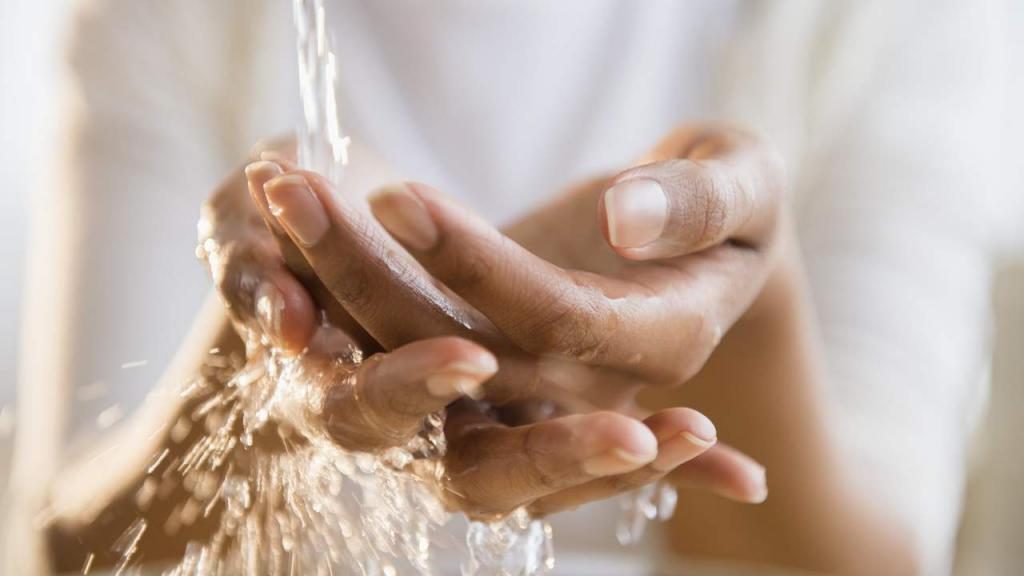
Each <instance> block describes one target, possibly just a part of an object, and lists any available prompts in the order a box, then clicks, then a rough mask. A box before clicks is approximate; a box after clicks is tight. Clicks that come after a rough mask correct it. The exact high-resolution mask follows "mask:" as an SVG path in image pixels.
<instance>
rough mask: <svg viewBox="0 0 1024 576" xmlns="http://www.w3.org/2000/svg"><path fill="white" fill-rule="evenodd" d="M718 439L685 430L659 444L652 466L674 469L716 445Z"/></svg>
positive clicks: (662, 470) (661, 469) (664, 469)
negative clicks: (706, 438)
mask: <svg viewBox="0 0 1024 576" xmlns="http://www.w3.org/2000/svg"><path fill="white" fill-rule="evenodd" d="M716 441H717V439H714V438H713V439H711V440H705V439H704V438H700V437H698V436H696V435H694V434H692V433H690V432H683V433H681V434H679V435H677V436H675V437H673V438H670V439H668V440H666V441H664V442H662V443H661V444H660V445H659V446H658V457H657V458H655V459H654V462H651V468H654V469H655V470H658V471H659V472H668V471H670V470H674V469H675V468H676V466H679V465H680V464H682V463H684V462H687V461H689V460H691V459H693V458H694V457H696V456H697V455H698V454H700V453H701V452H703V451H705V450H707V449H708V448H710V447H712V446H714V445H715V442H716Z"/></svg>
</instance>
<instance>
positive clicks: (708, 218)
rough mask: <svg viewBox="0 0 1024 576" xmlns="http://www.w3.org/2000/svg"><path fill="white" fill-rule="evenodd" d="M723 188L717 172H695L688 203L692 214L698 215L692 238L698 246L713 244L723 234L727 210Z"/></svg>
mask: <svg viewBox="0 0 1024 576" xmlns="http://www.w3.org/2000/svg"><path fill="white" fill-rule="evenodd" d="M725 188H726V186H725V185H724V184H723V183H722V179H721V176H720V174H719V173H718V172H717V171H715V170H712V169H704V170H700V171H698V172H697V174H696V177H695V179H694V183H693V192H692V195H691V199H690V201H691V203H692V210H693V212H692V213H693V214H698V215H699V216H698V221H697V222H696V227H695V230H694V236H693V241H694V242H695V243H696V244H697V245H699V246H706V245H709V244H713V243H715V242H716V241H718V240H719V239H720V238H721V237H722V234H723V233H724V232H725V227H726V223H727V220H728V209H729V207H728V201H727V200H726V197H725V194H726V190H725Z"/></svg>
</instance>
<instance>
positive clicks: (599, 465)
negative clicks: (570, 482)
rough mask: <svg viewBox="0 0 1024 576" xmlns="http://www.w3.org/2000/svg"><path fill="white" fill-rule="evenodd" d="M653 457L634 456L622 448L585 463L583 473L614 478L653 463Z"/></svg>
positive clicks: (587, 460) (644, 455) (588, 459)
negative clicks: (616, 475)
mask: <svg viewBox="0 0 1024 576" xmlns="http://www.w3.org/2000/svg"><path fill="white" fill-rule="evenodd" d="M651 460H652V455H649V454H633V453H632V452H627V451H625V450H623V449H621V448H615V449H613V450H610V451H608V452H605V453H603V454H599V455H597V456H591V457H590V458H587V459H586V460H584V461H583V471H584V472H586V473H587V474H589V475H591V476H613V475H615V474H623V473H626V472H631V471H633V470H636V469H637V468H640V467H641V466H643V465H645V464H647V463H649V462H651Z"/></svg>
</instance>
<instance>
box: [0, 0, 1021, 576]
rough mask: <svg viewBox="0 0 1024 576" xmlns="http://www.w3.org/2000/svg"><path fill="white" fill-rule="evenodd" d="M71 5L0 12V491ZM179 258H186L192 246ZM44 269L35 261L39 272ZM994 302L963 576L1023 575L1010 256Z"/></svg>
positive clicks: (160, 355) (198, 280)
mask: <svg viewBox="0 0 1024 576" xmlns="http://www.w3.org/2000/svg"><path fill="white" fill-rule="evenodd" d="M70 4H71V2H69V1H67V0H44V1H37V0H4V1H3V5H2V7H0V159H2V160H0V182H2V185H3V191H2V192H0V258H2V261H3V265H2V266H0V471H3V473H2V474H0V486H2V485H3V483H4V482H5V480H6V477H7V470H8V466H7V461H8V459H9V456H10V451H11V450H10V449H11V442H12V440H13V437H14V428H15V424H16V420H17V414H16V410H15V403H16V400H17V398H16V388H17V385H18V374H19V358H21V357H23V356H24V354H25V352H26V348H29V347H32V346H33V345H34V343H33V342H31V341H26V340H24V339H22V338H21V337H20V335H21V334H23V333H24V330H25V327H24V326H23V325H22V324H21V322H20V319H21V312H22V310H23V303H24V302H25V299H26V297H27V296H28V295H27V294H26V293H25V276H26V271H27V270H28V269H29V267H30V263H29V262H27V261H26V251H27V249H28V248H29V247H30V246H31V245H32V243H34V242H44V241H45V234H46V232H45V231H43V230H39V229H35V228H33V226H32V222H33V215H34V214H36V213H38V211H40V210H47V209H49V208H51V207H50V206H49V205H48V204H47V203H48V202H51V201H52V196H48V195H47V194H46V193H45V190H46V188H47V186H51V185H52V182H49V181H48V179H47V174H46V171H45V167H46V166H47V163H48V161H49V160H51V158H52V154H53V150H52V147H51V145H52V144H53V135H54V131H55V128H56V126H55V122H56V121H57V116H56V115H55V113H54V110H55V109H56V106H57V101H58V99H59V97H60V86H61V81H60V73H61V70H62V68H61V67H62V65H63V61H62V58H63V56H64V54H63V52H62V47H63V42H64V40H65V38H64V33H65V30H66V26H67V18H68V14H69V9H70ZM1011 13H1012V15H1013V20H1012V22H1011V26H1012V31H1013V33H1012V34H1011V38H1012V39H1013V42H1014V45H1013V48H1012V50H1011V52H1010V53H1009V54H1007V55H1006V65H1007V66H1008V67H1009V68H1010V70H1009V78H1010V79H1011V86H1010V93H1009V94H1008V95H1007V100H1008V101H1009V102H1016V103H1020V102H1024V2H1014V3H1013V4H1012V5H1011ZM1012 109H1013V110H1014V112H1015V115H1014V116H1012V117H1008V118H1006V136H1007V139H1006V146H1008V147H1009V149H1010V150H1011V154H1010V158H1011V159H1013V160H1014V161H1015V163H1016V166H1015V171H1016V174H1015V178H1014V180H1013V181H1012V182H1011V183H1010V184H1009V185H1011V186H1016V187H1019V188H1022V189H1024V159H1022V158H1024V147H1022V146H1021V144H1020V135H1021V134H1024V108H1021V107H1019V106H1017V107H1012ZM186 214H187V213H186ZM193 214H194V213H193ZM187 218H189V216H187V215H186V216H184V217H183V218H182V219H181V221H180V222H178V221H175V222H173V223H172V224H173V225H174V226H179V227H181V228H182V229H183V230H185V235H186V236H190V235H191V234H192V233H193V232H192V231H193V230H194V227H193V226H194V221H189V220H188V219H187ZM191 218H193V219H194V216H192V217H191ZM1018 219H1019V221H1020V226H1019V227H1017V231H1018V233H1020V234H1021V235H1022V236H1024V213H1022V214H1019V216H1018ZM1018 240H1019V239H1018ZM182 250H183V251H185V252H186V253H187V252H188V250H189V248H188V246H187V245H186V246H184V247H183V248H182ZM48 264H49V263H46V262H33V263H31V265H32V266H41V267H43V268H45V267H46V266H47V265H48ZM202 277H203V274H202V271H201V269H200V267H199V266H198V264H197V265H196V277H195V278H194V279H189V280H188V282H187V284H189V288H188V289H196V288H192V286H199V287H201V286H202V282H203V280H202ZM196 290H198V289H196ZM197 294H198V292H197ZM993 302H994V306H995V310H996V312H995V318H996V321H997V322H996V323H997V326H996V334H995V337H996V340H995V342H996V345H995V354H994V361H993V364H992V389H991V397H990V401H989V403H988V410H989V418H988V419H987V420H986V424H985V426H984V427H983V429H982V431H981V432H980V434H979V437H978V438H977V441H976V442H977V446H978V448H977V449H976V450H975V451H974V456H975V461H974V462H973V463H972V466H971V478H970V484H969V490H968V495H967V505H966V508H965V514H964V519H963V523H962V529H961V542H960V546H959V551H958V559H957V567H958V568H957V570H958V574H963V575H982V574H1014V573H1017V574H1019V573H1024V546H1021V542H1022V539H1024V457H1022V455H1021V451H1020V446H1024V417H1021V415H1022V414H1024V353H1022V352H1024V262H1022V261H1015V260H1013V259H1007V260H1006V261H1005V262H1003V263H1002V266H1001V269H1000V272H999V276H998V281H997V289H996V291H995V294H993ZM181 316H182V318H183V319H182V320H180V321H179V322H178V324H179V325H178V326H176V327H174V328H176V329H177V330H176V329H171V330H169V331H168V332H169V334H168V339H167V343H166V344H167V345H166V346H157V347H155V348H153V349H146V350H132V351H130V352H128V353H126V356H125V358H124V362H125V363H126V365H131V364H133V363H136V362H138V365H134V366H131V367H132V368H133V369H135V370H137V372H133V373H132V375H131V377H132V378H133V379H135V378H137V379H139V380H140V381H152V380H153V379H154V378H155V377H156V375H158V374H159V372H160V369H161V367H162V366H164V365H165V364H166V363H167V361H168V360H169V355H170V354H171V353H172V352H173V342H175V341H176V340H177V338H178V334H180V333H181V330H183V329H184V327H185V325H187V315H181ZM143 362H144V363H143ZM140 393H141V392H140ZM116 416H117V415H110V418H116Z"/></svg>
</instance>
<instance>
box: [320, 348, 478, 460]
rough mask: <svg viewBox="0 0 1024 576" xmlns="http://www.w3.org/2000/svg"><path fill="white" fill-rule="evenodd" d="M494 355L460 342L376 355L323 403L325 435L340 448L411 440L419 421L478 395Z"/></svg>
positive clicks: (382, 445) (366, 447)
mask: <svg viewBox="0 0 1024 576" xmlns="http://www.w3.org/2000/svg"><path fill="white" fill-rule="evenodd" d="M497 369H498V365H497V361H496V360H495V358H494V356H493V355H492V354H491V353H490V352H488V351H487V350H485V349H484V348H482V347H480V345H478V344H475V343H473V342H470V341H468V340H463V339H461V338H452V337H448V338H435V339H430V340H422V341H419V342H415V343H412V344H409V345H406V346H403V347H401V348H398V349H396V350H394V351H392V352H390V353H381V354H376V355H374V356H373V357H371V358H370V359H369V360H367V361H366V362H364V363H363V364H362V366H361V367H360V368H359V370H358V371H357V372H356V373H355V374H354V375H353V377H352V378H350V379H348V380H347V381H345V382H339V383H336V384H335V385H334V386H332V387H331V388H330V389H329V390H328V391H327V394H326V396H325V399H324V408H323V417H324V422H325V424H326V427H327V430H328V432H329V433H330V434H331V436H332V437H333V438H334V439H335V441H337V442H338V443H339V444H341V445H342V446H345V447H346V448H350V449H356V450H375V449H379V448H386V447H390V446H399V445H402V444H403V443H405V442H407V441H408V440H409V439H410V438H412V437H413V436H414V435H415V434H416V433H417V432H419V430H420V428H421V427H422V425H423V419H424V418H425V417H426V416H427V415H429V414H431V413H433V412H437V411H439V410H442V409H444V407H445V406H446V405H448V404H449V403H450V402H452V401H454V400H456V399H458V398H461V397H463V396H475V395H476V394H478V392H479V389H480V387H481V385H482V383H483V382H484V381H485V380H487V379H488V378H490V377H491V376H492V375H494V373H495V372H496V371H497Z"/></svg>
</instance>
